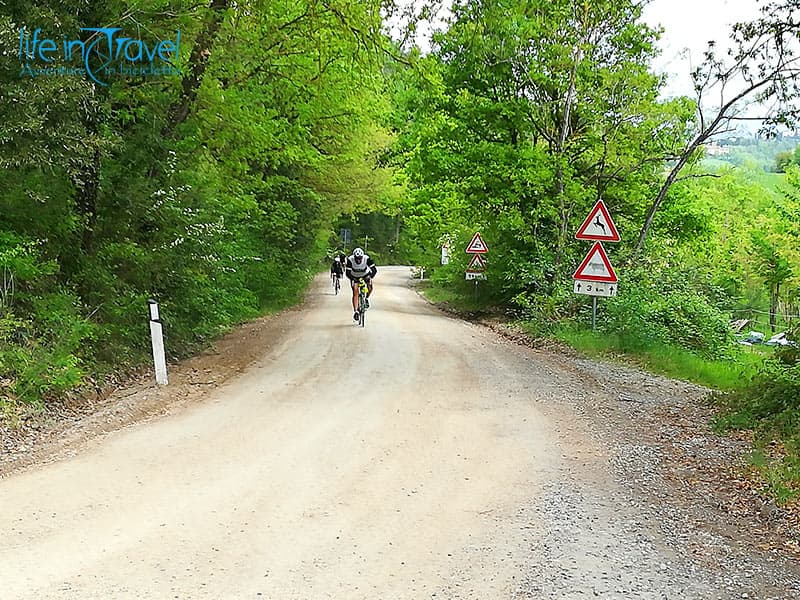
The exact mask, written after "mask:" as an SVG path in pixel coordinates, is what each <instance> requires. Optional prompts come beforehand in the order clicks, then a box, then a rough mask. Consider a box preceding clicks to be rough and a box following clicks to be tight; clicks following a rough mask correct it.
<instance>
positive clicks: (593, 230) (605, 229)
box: [572, 200, 620, 331]
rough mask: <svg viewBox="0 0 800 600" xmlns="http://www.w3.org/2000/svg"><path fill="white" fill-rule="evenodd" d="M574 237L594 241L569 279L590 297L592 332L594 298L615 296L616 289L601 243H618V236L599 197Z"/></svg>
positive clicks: (594, 319) (595, 318) (595, 329)
mask: <svg viewBox="0 0 800 600" xmlns="http://www.w3.org/2000/svg"><path fill="white" fill-rule="evenodd" d="M575 237H576V238H577V239H579V240H593V241H594V245H593V246H592V249H591V250H589V253H588V254H587V255H586V258H584V259H583V261H582V262H581V264H580V266H579V267H578V268H577V269H576V270H575V273H574V274H573V275H572V279H573V280H574V283H573V286H574V287H573V291H574V292H575V293H576V294H585V295H587V296H591V297H592V331H597V298H598V297H604V298H611V297H612V296H616V294H617V290H618V289H619V282H618V280H617V274H616V273H615V272H614V267H612V266H611V261H609V260H608V255H607V254H606V252H605V250H604V249H603V244H602V243H601V242H618V241H620V235H619V231H617V227H616V226H615V225H614V221H613V219H612V218H611V214H610V213H609V212H608V209H607V208H606V205H605V203H604V202H603V201H602V200H598V201H597V203H596V204H595V205H594V207H592V210H591V211H589V216H587V217H586V219H584V221H583V224H582V225H581V226H580V227H579V228H578V233H576V234H575Z"/></svg>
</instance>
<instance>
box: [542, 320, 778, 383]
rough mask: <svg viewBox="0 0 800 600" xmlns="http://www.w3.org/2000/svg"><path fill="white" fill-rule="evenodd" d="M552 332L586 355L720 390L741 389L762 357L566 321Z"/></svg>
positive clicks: (758, 354)
mask: <svg viewBox="0 0 800 600" xmlns="http://www.w3.org/2000/svg"><path fill="white" fill-rule="evenodd" d="M552 335H553V337H555V338H556V339H557V340H559V341H561V342H564V343H566V344H568V345H569V346H571V347H573V348H575V349H576V350H578V351H579V352H581V353H583V354H586V355H587V356H592V357H599V358H612V359H624V360H625V362H628V363H633V364H635V365H637V366H639V367H641V368H643V369H646V370H647V371H650V372H652V373H658V374H659V375H664V376H666V377H671V378H673V379H683V380H685V381H691V382H692V383H697V384H699V385H703V386H706V387H709V388H712V389H715V390H721V391H733V390H739V389H742V387H743V386H745V385H746V384H747V383H749V382H750V381H751V380H752V378H753V377H754V376H755V375H756V373H757V372H758V369H759V367H760V366H761V365H762V364H763V361H764V355H763V354H762V353H761V352H759V351H753V350H751V349H747V350H745V349H742V350H740V351H738V352H737V353H736V355H735V356H734V357H733V358H731V359H727V360H712V359H708V358H704V357H702V356H699V355H698V354H695V353H693V352H690V351H689V350H685V349H683V348H679V347H676V346H665V345H661V344H651V343H647V341H644V340H641V339H637V338H633V337H629V336H624V335H607V334H604V333H598V332H594V331H588V330H585V329H580V328H577V327H574V326H568V325H562V326H558V327H556V328H555V329H554V330H553V334H552Z"/></svg>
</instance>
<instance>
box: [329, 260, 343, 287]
mask: <svg viewBox="0 0 800 600" xmlns="http://www.w3.org/2000/svg"><path fill="white" fill-rule="evenodd" d="M342 275H344V265H343V264H342V261H341V259H340V258H339V257H338V256H336V257H335V258H334V259H333V262H332V263H331V281H332V282H333V280H334V278H340V277H341V276H342ZM334 283H335V282H334Z"/></svg>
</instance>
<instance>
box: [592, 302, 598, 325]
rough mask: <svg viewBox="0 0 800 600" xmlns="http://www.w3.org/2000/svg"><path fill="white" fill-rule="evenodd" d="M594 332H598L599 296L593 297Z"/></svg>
mask: <svg viewBox="0 0 800 600" xmlns="http://www.w3.org/2000/svg"><path fill="white" fill-rule="evenodd" d="M592 331H597V296H592Z"/></svg>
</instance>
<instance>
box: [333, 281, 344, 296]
mask: <svg viewBox="0 0 800 600" xmlns="http://www.w3.org/2000/svg"><path fill="white" fill-rule="evenodd" d="M341 287H342V284H341V283H339V278H338V277H337V278H336V281H334V282H333V289H334V295H335V296H338V295H339V288H341Z"/></svg>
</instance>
